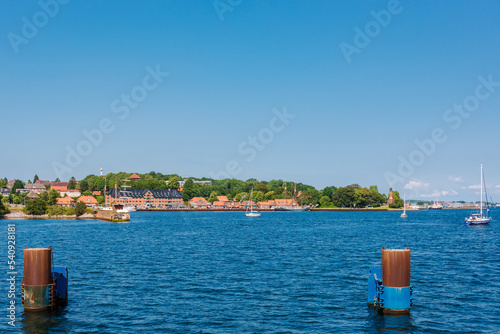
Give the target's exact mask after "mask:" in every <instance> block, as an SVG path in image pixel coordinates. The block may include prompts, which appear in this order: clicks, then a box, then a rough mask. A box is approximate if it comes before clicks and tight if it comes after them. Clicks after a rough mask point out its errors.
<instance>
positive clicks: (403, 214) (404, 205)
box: [401, 194, 408, 219]
mask: <svg viewBox="0 0 500 334" xmlns="http://www.w3.org/2000/svg"><path fill="white" fill-rule="evenodd" d="M401 218H403V219H406V218H408V215H407V214H406V194H404V195H403V213H402V214H401Z"/></svg>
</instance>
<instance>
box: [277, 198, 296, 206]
mask: <svg viewBox="0 0 500 334" xmlns="http://www.w3.org/2000/svg"><path fill="white" fill-rule="evenodd" d="M274 203H275V205H276V206H277V207H293V206H297V205H298V203H297V201H296V200H294V199H293V198H291V199H288V198H287V199H275V200H274Z"/></svg>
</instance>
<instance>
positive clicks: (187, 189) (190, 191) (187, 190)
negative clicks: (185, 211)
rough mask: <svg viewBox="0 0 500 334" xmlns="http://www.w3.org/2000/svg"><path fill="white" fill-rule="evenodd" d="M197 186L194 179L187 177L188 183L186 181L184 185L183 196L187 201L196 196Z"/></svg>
mask: <svg viewBox="0 0 500 334" xmlns="http://www.w3.org/2000/svg"><path fill="white" fill-rule="evenodd" d="M195 191H196V190H195V187H194V182H193V179H187V181H186V183H184V187H182V198H183V199H184V201H185V202H187V201H189V200H191V198H193V197H196V196H195Z"/></svg>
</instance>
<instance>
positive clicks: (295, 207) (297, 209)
mask: <svg viewBox="0 0 500 334" xmlns="http://www.w3.org/2000/svg"><path fill="white" fill-rule="evenodd" d="M296 194H297V185H295V190H294V197H296V196H295V195H296ZM285 201H286V181H285ZM274 210H275V211H292V212H302V211H310V210H311V208H310V207H308V206H301V205H295V204H292V205H288V206H279V207H277V208H275V209H274Z"/></svg>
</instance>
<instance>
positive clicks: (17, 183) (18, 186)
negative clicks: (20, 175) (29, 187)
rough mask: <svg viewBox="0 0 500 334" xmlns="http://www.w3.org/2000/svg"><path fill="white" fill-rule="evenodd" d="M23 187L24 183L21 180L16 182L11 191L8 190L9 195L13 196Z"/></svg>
mask: <svg viewBox="0 0 500 334" xmlns="http://www.w3.org/2000/svg"><path fill="white" fill-rule="evenodd" d="M23 187H24V183H23V182H22V181H21V180H16V181H15V182H14V184H13V185H12V189H10V193H11V194H15V193H16V192H17V189H21V188H23Z"/></svg>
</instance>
